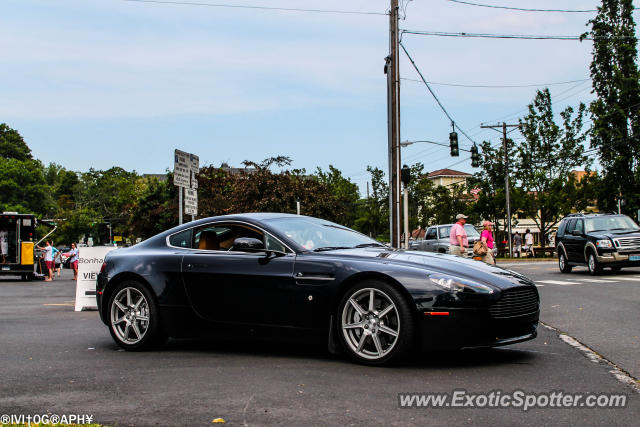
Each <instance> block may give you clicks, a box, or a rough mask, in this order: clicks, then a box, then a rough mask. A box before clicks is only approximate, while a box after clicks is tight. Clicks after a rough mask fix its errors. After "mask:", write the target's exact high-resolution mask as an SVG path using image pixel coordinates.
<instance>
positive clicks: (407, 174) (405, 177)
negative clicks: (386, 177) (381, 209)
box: [400, 165, 411, 188]
mask: <svg viewBox="0 0 640 427" xmlns="http://www.w3.org/2000/svg"><path fill="white" fill-rule="evenodd" d="M400 179H401V180H402V183H403V184H404V186H405V188H406V187H407V186H408V185H409V183H410V182H411V168H410V167H409V166H407V165H402V169H400Z"/></svg>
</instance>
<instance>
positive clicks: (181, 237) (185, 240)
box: [169, 229, 191, 248]
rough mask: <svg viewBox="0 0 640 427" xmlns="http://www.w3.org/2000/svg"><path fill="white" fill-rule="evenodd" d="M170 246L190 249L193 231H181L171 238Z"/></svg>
mask: <svg viewBox="0 0 640 427" xmlns="http://www.w3.org/2000/svg"><path fill="white" fill-rule="evenodd" d="M169 244H170V245H171V246H177V247H178V248H190V247H191V229H189V230H185V231H181V232H180V233H177V234H174V235H173V236H171V237H169Z"/></svg>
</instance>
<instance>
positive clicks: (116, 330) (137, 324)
mask: <svg viewBox="0 0 640 427" xmlns="http://www.w3.org/2000/svg"><path fill="white" fill-rule="evenodd" d="M107 320H108V322H109V332H110V333H111V336H112V337H113V340H114V341H115V342H116V344H118V345H119V346H120V347H122V348H124V349H125V350H131V351H140V350H149V349H152V348H155V347H158V346H160V345H162V344H163V343H164V342H165V341H166V334H165V333H164V330H163V329H162V322H161V320H160V313H159V311H158V305H157V303H156V302H155V299H154V297H153V295H152V294H151V293H150V292H149V290H148V289H147V287H146V286H145V285H143V284H141V283H140V282H136V281H125V282H122V283H120V284H119V285H118V286H117V287H116V288H115V289H114V291H113V292H112V293H111V296H110V298H109V305H108V307H107Z"/></svg>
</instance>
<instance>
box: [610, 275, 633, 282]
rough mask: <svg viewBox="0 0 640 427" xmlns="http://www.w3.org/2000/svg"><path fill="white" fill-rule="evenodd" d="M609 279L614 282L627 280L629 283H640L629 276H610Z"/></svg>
mask: <svg viewBox="0 0 640 427" xmlns="http://www.w3.org/2000/svg"><path fill="white" fill-rule="evenodd" d="M609 278H610V279H612V280H626V281H629V282H638V281H640V280H638V279H637V278H634V277H628V276H627V277H619V276H610V277H609Z"/></svg>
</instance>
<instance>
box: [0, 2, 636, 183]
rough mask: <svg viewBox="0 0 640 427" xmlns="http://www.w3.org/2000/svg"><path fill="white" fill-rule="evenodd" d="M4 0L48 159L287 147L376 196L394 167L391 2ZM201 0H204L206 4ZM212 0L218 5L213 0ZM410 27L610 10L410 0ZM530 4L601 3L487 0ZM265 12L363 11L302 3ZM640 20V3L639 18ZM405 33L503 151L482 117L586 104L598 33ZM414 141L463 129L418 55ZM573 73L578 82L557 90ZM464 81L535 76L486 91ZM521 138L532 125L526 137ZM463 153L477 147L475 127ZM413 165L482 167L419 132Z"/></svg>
mask: <svg viewBox="0 0 640 427" xmlns="http://www.w3.org/2000/svg"><path fill="white" fill-rule="evenodd" d="M189 3H191V4H188V5H186V4H184V5H179V4H173V3H160V2H140V1H126V0H56V1H55V2H54V1H51V0H3V1H2V4H1V5H0V52H2V55H0V94H1V95H0V99H1V100H2V102H0V123H1V122H5V123H7V124H8V125H9V126H10V127H12V128H14V129H16V130H18V131H19V132H20V134H21V135H22V136H23V137H24V139H25V141H26V142H27V144H28V145H29V147H30V148H31V150H32V152H33V155H34V157H36V158H38V159H40V160H41V161H42V162H43V163H44V164H45V165H46V164H49V163H50V162H55V163H57V164H60V165H62V166H64V167H65V168H67V169H71V170H76V171H87V170H88V169H89V168H94V169H108V168H110V167H112V166H120V167H122V168H124V169H127V170H135V171H137V172H138V173H163V172H165V171H166V170H167V169H172V168H173V150H174V149H176V148H178V149H180V150H183V151H186V152H190V153H194V154H197V155H198V156H199V157H200V164H201V166H202V165H209V164H213V165H214V166H219V165H220V164H221V163H223V162H226V163H228V164H229V165H231V166H236V167H237V166H241V164H242V161H244V160H252V161H256V162H259V161H261V160H263V159H265V158H268V157H271V156H277V155H285V156H289V157H290V158H291V159H292V160H293V163H292V165H291V167H294V168H305V169H306V170H307V171H309V172H311V171H315V169H316V168H317V167H320V168H322V169H323V170H327V169H328V167H329V165H333V166H335V167H337V168H338V169H340V170H341V171H342V172H343V174H344V175H345V176H347V177H349V178H350V179H351V180H352V181H353V182H355V183H357V184H358V185H359V187H360V189H361V192H364V191H365V190H364V189H365V187H366V182H367V180H368V179H369V178H370V177H369V175H368V174H367V172H366V168H367V166H368V165H371V166H376V167H379V168H381V169H383V170H385V171H386V170H387V167H388V159H387V144H388V139H387V138H388V136H387V106H386V102H387V94H386V76H385V75H384V73H383V67H384V58H385V57H386V56H387V55H388V51H389V39H388V37H389V19H388V16H386V15H385V13H386V12H387V11H388V8H389V3H390V2H389V1H383V0H341V1H334V0H322V1H320V0H296V1H293V0H211V1H208V0H202V1H200V0H193V1H189ZM195 3H200V5H198V4H195ZM205 3H208V4H209V5H208V6H207V5H203V4H205ZM402 3H403V6H406V7H404V8H403V18H404V19H402V20H401V21H400V28H401V29H403V30H412V31H444V32H466V33H497V34H545V35H580V34H581V33H583V32H585V31H586V30H587V29H588V27H587V26H586V22H587V21H588V19H589V18H591V17H593V16H594V15H595V14H594V13H541V12H520V11H514V10H504V9H496V8H486V7H478V6H472V5H465V4H460V3H456V2H451V1H448V0H413V1H409V2H407V1H406V0H402ZM477 3H483V4H492V5H510V6H515V7H522V8H540V9H544V8H548V9H560V8H563V9H595V7H596V6H597V5H598V3H599V2H597V1H596V0H585V1H582V0H553V1H548V0H509V1H507V0H477ZM213 4H217V5H228V6H238V5H242V6H258V7H278V8H303V9H316V10H318V9H319V10H337V11H350V12H360V13H357V14H356V13H325V12H297V11H285V10H266V9H257V8H237V7H214V6H212V5H213ZM635 17H636V19H637V17H638V14H637V13H636V14H635ZM402 43H403V45H404V46H405V47H406V49H407V51H408V52H409V54H410V55H411V56H412V57H413V59H414V61H415V62H416V65H417V66H418V68H419V69H420V71H421V72H422V74H423V75H424V77H425V79H427V81H429V82H432V83H433V84H432V89H433V90H434V92H435V93H436V95H437V96H438V98H439V99H440V101H441V102H442V104H443V105H444V107H445V108H446V109H447V111H448V112H449V114H450V115H451V116H452V118H453V119H454V120H455V121H456V123H457V124H458V125H459V126H460V127H461V128H462V129H464V130H465V131H466V133H467V134H468V135H469V136H470V137H471V139H472V140H473V141H475V142H478V143H480V142H482V141H483V140H488V141H491V142H492V143H494V144H498V143H499V142H500V141H499V138H500V134H499V133H498V132H496V131H493V130H491V129H482V128H480V125H481V124H482V123H485V124H495V123H501V122H502V121H506V122H507V123H517V120H518V117H521V116H522V115H523V114H524V113H525V109H526V106H527V104H528V103H530V102H531V101H532V99H533V97H534V96H535V92H536V89H538V88H540V89H542V88H544V87H546V86H545V85H547V84H549V86H548V87H549V89H550V90H551V94H552V96H553V101H554V110H555V111H556V112H560V111H561V110H562V109H564V108H565V107H566V106H569V105H571V106H574V107H575V106H577V105H578V104H579V103H580V102H585V103H588V102H589V101H590V100H591V99H592V97H593V95H592V94H591V83H590V81H589V80H587V79H588V78H589V63H590V60H591V48H592V45H591V43H590V42H589V41H584V42H579V41H558V40H503V39H480V38H460V37H457V38H449V37H433V36H424V35H414V34H408V33H406V34H403V36H402ZM400 75H401V78H402V81H401V139H402V140H403V141H405V140H408V141H416V140H430V141H439V142H445V143H446V142H447V141H448V135H449V132H450V131H451V124H450V122H449V120H448V119H447V117H446V116H445V115H444V113H443V112H442V110H440V108H439V107H438V105H437V104H436V102H435V101H434V99H433V97H432V96H431V95H430V94H429V92H428V91H427V88H426V87H425V85H424V84H423V83H421V82H417V81H415V80H417V79H419V76H418V74H417V73H416V71H415V70H414V69H413V67H412V66H411V64H410V62H409V61H408V60H407V57H406V56H404V54H403V55H402V56H401V63H400ZM567 81H572V82H573V83H565V84H555V83H560V82H567ZM442 83H445V84H456V85H484V86H487V85H488V86H492V85H528V87H520V88H513V87H512V88H496V87H491V88H473V87H460V86H447V85H442ZM513 136H514V137H515V138H516V139H517V138H518V135H515V134H514V135H513ZM459 141H460V147H461V148H462V149H468V148H470V146H471V144H472V143H471V141H469V140H468V139H467V138H466V137H464V136H463V135H462V134H461V133H459ZM402 162H403V163H408V164H414V163H416V162H421V163H423V164H424V165H425V170H426V171H433V170H436V169H441V168H447V167H449V168H453V169H456V170H461V171H465V172H469V173H473V171H474V169H473V168H471V162H470V160H468V153H465V152H464V151H463V152H462V153H461V157H459V158H452V157H450V155H449V149H448V148H447V147H440V146H437V145H433V144H428V143H415V144H413V145H410V146H408V147H406V148H403V149H402Z"/></svg>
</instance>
